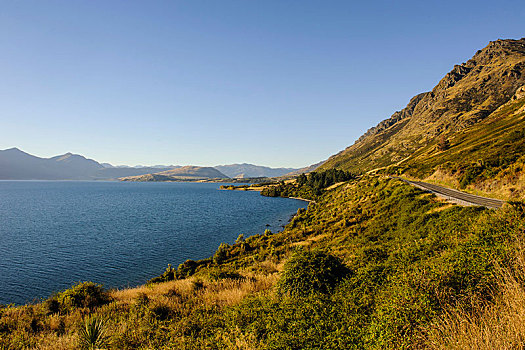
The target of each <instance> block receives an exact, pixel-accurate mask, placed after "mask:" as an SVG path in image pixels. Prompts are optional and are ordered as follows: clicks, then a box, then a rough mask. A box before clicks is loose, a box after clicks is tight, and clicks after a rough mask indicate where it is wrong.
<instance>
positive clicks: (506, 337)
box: [427, 245, 525, 350]
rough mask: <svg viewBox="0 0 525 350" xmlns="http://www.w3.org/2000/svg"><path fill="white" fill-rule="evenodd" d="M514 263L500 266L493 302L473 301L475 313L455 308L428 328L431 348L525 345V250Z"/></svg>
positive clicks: (459, 349) (490, 349) (483, 349)
mask: <svg viewBox="0 0 525 350" xmlns="http://www.w3.org/2000/svg"><path fill="white" fill-rule="evenodd" d="M520 248H521V249H520V250H519V253H518V255H517V257H516V260H515V263H514V266H512V267H508V268H504V269H503V268H502V269H500V282H499V288H498V289H499V290H498V291H497V292H496V293H495V294H496V296H495V299H494V302H492V303H486V302H485V303H476V302H473V303H474V305H473V310H475V311H474V312H467V311H465V310H452V311H449V312H448V313H446V314H445V315H444V316H442V317H441V318H439V319H438V320H437V322H435V323H434V324H433V325H432V326H431V328H430V329H429V331H428V339H427V344H428V346H429V347H430V348H431V349H436V350H438V349H439V350H445V349H454V350H467V349H468V350H495V349H523V348H524V347H525V284H524V283H523V282H524V281H525V250H524V249H523V248H524V246H523V245H521V247H520Z"/></svg>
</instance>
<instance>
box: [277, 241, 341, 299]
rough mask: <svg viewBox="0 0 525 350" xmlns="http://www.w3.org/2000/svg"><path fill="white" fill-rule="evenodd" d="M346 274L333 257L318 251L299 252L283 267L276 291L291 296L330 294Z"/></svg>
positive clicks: (338, 261) (339, 262)
mask: <svg viewBox="0 0 525 350" xmlns="http://www.w3.org/2000/svg"><path fill="white" fill-rule="evenodd" d="M348 272H349V270H348V269H347V268H346V267H345V266H344V265H343V264H342V263H341V261H340V260H339V259H337V258H336V257H334V256H333V255H330V254H327V253H325V252H323V251H320V250H315V251H307V250H300V251H298V252H296V253H294V254H293V255H292V257H291V258H290V259H289V260H288V262H286V264H285V265H284V271H283V273H282V276H281V278H280V280H279V283H278V291H279V293H280V294H287V295H291V296H307V295H310V294H314V293H330V292H331V291H332V290H333V289H334V287H335V286H336V285H337V283H338V282H339V281H341V280H342V279H343V278H344V277H345V276H346V275H347V274H348Z"/></svg>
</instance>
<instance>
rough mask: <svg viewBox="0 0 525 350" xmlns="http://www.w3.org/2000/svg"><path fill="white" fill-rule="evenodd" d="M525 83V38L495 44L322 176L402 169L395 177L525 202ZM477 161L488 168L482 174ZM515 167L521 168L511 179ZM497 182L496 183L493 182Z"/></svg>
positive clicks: (374, 131)
mask: <svg viewBox="0 0 525 350" xmlns="http://www.w3.org/2000/svg"><path fill="white" fill-rule="evenodd" d="M523 84H525V39H521V40H508V41H497V42H493V43H491V44H490V45H488V46H487V47H486V48H484V49H483V50H480V51H479V52H478V53H476V55H475V56H474V57H473V58H472V59H471V60H469V61H468V62H467V63H465V64H462V65H461V66H456V67H455V68H454V69H453V70H452V71H451V72H450V73H448V74H447V75H446V76H445V77H444V78H443V79H442V80H441V81H440V82H439V84H438V85H437V86H436V87H435V88H434V89H433V90H432V92H430V93H425V94H422V95H419V96H418V97H417V98H415V99H413V100H412V101H411V102H410V103H409V105H408V106H407V108H405V109H404V110H403V111H401V112H396V113H395V114H394V115H393V116H392V117H391V118H390V119H387V120H385V121H383V122H382V123H380V124H379V125H378V126H377V127H375V128H372V129H371V130H370V131H369V132H367V133H366V134H365V135H363V137H361V138H360V139H359V140H358V141H357V142H356V143H355V144H354V145H352V146H350V147H348V148H347V149H346V150H344V151H342V152H340V153H339V154H337V155H335V156H333V157H331V158H330V159H328V161H326V162H325V163H324V164H323V165H322V166H321V170H322V169H330V168H339V169H345V170H351V171H353V172H356V173H357V172H367V171H371V170H373V169H384V168H386V167H395V169H393V170H394V171H393V172H397V173H400V172H401V173H403V174H405V175H408V176H414V177H418V178H427V177H429V176H431V175H432V174H433V173H434V172H436V171H438V173H437V174H435V175H434V177H433V179H434V180H440V181H444V182H445V183H446V184H448V185H451V186H454V187H461V188H463V187H465V186H467V187H468V185H471V186H470V187H469V188H470V190H472V191H475V190H479V191H483V192H484V193H490V194H493V195H495V196H499V197H501V198H506V199H518V198H521V199H523V198H525V192H524V189H523V185H520V184H522V183H523V181H518V180H519V179H521V180H523V179H524V178H523V176H522V174H521V172H520V171H521V167H522V164H523V159H519V158H520V156H522V155H523V150H524V149H523V142H522V140H523V136H524V127H525V124H524V121H523V115H524V112H525V111H524V110H523V104H524V103H525V102H524V101H525V96H523V94H522V97H521V99H520V100H518V101H511V97H512V96H513V95H514V93H515V92H516V90H517V89H518V88H519V87H520V86H523ZM441 138H445V139H448V140H449V142H450V143H451V146H452V147H451V148H450V149H449V150H446V151H444V152H439V151H438V150H437V147H436V145H437V144H438V142H439V140H440V139H441ZM473 162H479V163H480V165H481V167H482V168H483V169H475V167H473V166H471V165H472V163H473ZM396 165H399V166H398V167H396ZM469 167H470V169H467V168H469ZM512 167H514V168H519V169H518V170H517V171H515V169H510V170H509V171H508V172H506V169H507V168H512ZM482 173H483V174H482ZM464 177H467V181H464ZM493 178H496V180H497V181H496V183H493V181H486V180H488V179H493Z"/></svg>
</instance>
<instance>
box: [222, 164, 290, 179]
mask: <svg viewBox="0 0 525 350" xmlns="http://www.w3.org/2000/svg"><path fill="white" fill-rule="evenodd" d="M214 168H215V169H217V170H219V171H220V172H221V173H223V174H225V175H226V176H228V177H231V178H247V177H279V176H283V175H286V174H289V173H291V172H293V171H297V170H298V169H294V168H269V167H265V166H259V165H253V164H246V163H243V164H229V165H217V166H215V167H214Z"/></svg>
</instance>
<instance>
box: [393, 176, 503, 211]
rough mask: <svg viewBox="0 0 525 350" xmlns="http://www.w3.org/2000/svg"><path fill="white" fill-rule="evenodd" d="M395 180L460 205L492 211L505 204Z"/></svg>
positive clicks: (422, 184) (422, 183)
mask: <svg viewBox="0 0 525 350" xmlns="http://www.w3.org/2000/svg"><path fill="white" fill-rule="evenodd" d="M393 178H394V179H399V180H402V181H405V182H406V183H408V184H410V185H412V186H415V187H417V188H420V189H422V190H424V191H429V192H432V193H434V194H436V195H437V196H439V197H442V198H445V199H448V200H450V201H453V202H455V203H457V204H459V205H465V206H471V205H479V206H482V207H487V208H490V209H498V208H501V206H502V205H503V203H505V202H504V201H502V200H499V199H493V198H487V197H481V196H475V195H473V194H470V193H465V192H461V191H457V190H453V189H451V188H447V187H443V186H439V185H434V184H429V183H426V182H421V181H410V180H406V179H402V178H400V177H393Z"/></svg>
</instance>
